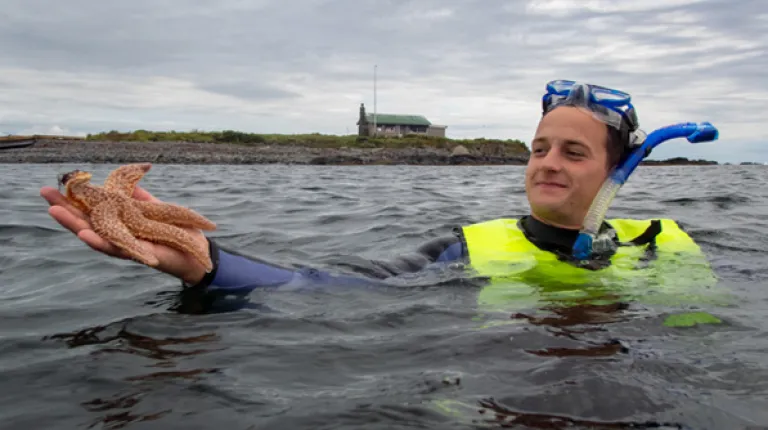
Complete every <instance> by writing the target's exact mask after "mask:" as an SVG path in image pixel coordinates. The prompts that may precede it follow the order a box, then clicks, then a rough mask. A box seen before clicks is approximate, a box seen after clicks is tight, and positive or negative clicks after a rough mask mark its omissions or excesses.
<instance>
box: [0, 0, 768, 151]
mask: <svg viewBox="0 0 768 430" xmlns="http://www.w3.org/2000/svg"><path fill="white" fill-rule="evenodd" d="M766 46H768V1H766V0H642V1H617V0H572V1H568V0H549V1H545V0H531V1H522V0H521V1H517V0H504V1H500V0H499V1H497V0H474V1H472V0H418V1H405V0H335V1H334V0H284V1H279V0H248V1H244V0H216V1H204V0H202V1H195V2H190V1H181V0H131V1H126V2H103V1H102V2H100V1H93V0H92V1H85V0H68V1H56V2H54V1H49V0H46V1H42V0H5V1H4V2H3V6H2V8H0V134H8V133H25V134H26V133H62V134H82V133H88V132H98V131H106V130H110V129H117V130H121V131H127V130H133V129H139V128H143V129H153V130H168V129H176V130H190V129H207V130H213V129H218V130H220V129H237V130H243V131H250V132H263V133H308V132H320V133H334V134H346V133H355V132H356V128H355V122H356V120H357V116H358V109H359V105H360V103H361V102H364V103H365V105H366V107H367V109H368V110H369V111H371V112H372V111H373V66H374V64H377V65H378V91H377V109H378V111H379V112H385V113H412V114H423V115H425V116H426V117H427V118H428V119H429V120H430V121H432V122H433V123H435V124H444V125H447V126H448V129H447V134H448V136H449V137H470V138H473V137H490V138H519V139H522V140H524V141H526V142H528V141H530V139H531V136H532V135H533V132H534V130H535V127H536V123H537V121H538V119H539V115H540V97H541V94H542V91H543V89H544V85H545V83H546V82H547V81H549V80H551V79H557V78H566V79H576V80H584V81H588V82H592V83H597V84H602V85H607V86H611V87H614V88H619V89H623V90H625V91H627V92H630V93H631V94H632V95H633V97H634V103H635V106H636V107H637V109H638V114H639V117H640V123H641V127H642V128H644V129H645V130H647V131H651V130H652V129H654V128H657V127H660V126H663V125H667V124H669V123H673V122H678V121H702V120H709V121H712V122H713V123H714V124H715V125H716V126H717V127H718V128H719V129H720V132H721V140H720V141H719V142H716V143H712V144H701V145H700V146H692V145H690V144H688V143H686V142H685V141H682V140H681V141H677V142H668V143H666V144H664V145H662V146H660V147H658V148H657V149H656V151H655V152H654V154H653V156H652V158H667V157H672V156H685V157H689V158H707V159H714V160H718V161H721V162H725V161H731V162H738V161H762V162H768V145H766V143H768V131H766V130H768V128H766V126H764V122H765V121H766V118H768V79H766V76H768V73H767V72H766V70H768V54H767V53H766Z"/></svg>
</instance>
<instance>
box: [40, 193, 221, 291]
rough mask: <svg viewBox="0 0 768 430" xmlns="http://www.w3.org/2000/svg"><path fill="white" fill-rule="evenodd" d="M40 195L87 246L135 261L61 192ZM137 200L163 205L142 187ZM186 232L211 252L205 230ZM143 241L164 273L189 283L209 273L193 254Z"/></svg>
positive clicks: (65, 226)
mask: <svg viewBox="0 0 768 430" xmlns="http://www.w3.org/2000/svg"><path fill="white" fill-rule="evenodd" d="M40 196H41V197H43V198H44V199H45V200H47V201H48V204H49V205H50V207H49V208H48V214H49V215H50V216H51V217H52V218H53V219H55V220H56V221H57V222H58V223H59V224H61V225H62V226H63V227H64V228H66V229H68V230H69V231H71V232H72V233H74V234H75V235H76V236H77V237H78V239H80V240H81V241H83V242H84V243H85V244H86V245H88V246H90V247H91V248H92V249H94V250H96V251H99V252H101V253H103V254H106V255H109V256H111V257H115V258H121V259H125V260H131V258H130V256H128V254H126V253H125V252H124V251H122V250H121V249H120V248H118V247H116V246H115V245H113V244H111V243H110V242H109V241H107V240H106V239H104V238H103V237H101V236H99V235H98V234H96V232H95V231H93V226H92V225H91V223H90V221H89V219H88V216H87V215H85V214H83V212H81V211H80V210H79V209H77V208H75V207H73V206H72V205H71V204H69V202H68V201H67V199H66V198H65V197H64V195H62V194H61V192H59V190H58V189H56V188H53V187H43V188H41V189H40ZM133 198H135V199H137V200H143V201H152V202H160V200H159V199H157V198H156V197H154V196H152V195H151V194H150V193H149V192H147V191H146V190H144V189H143V188H141V187H139V186H136V188H135V190H134V193H133ZM184 230H186V231H187V232H188V233H190V234H191V235H192V237H194V238H195V240H199V241H200V243H201V244H202V245H203V246H204V247H205V248H206V249H207V239H206V238H205V235H204V234H203V232H202V231H201V230H198V229H192V228H184ZM140 242H141V243H142V245H144V246H147V247H148V248H149V249H150V250H151V251H152V253H154V254H155V256H156V257H157V259H158V260H159V262H160V264H159V265H158V266H157V267H156V269H157V270H160V271H161V272H165V273H168V274H170V275H173V276H175V277H177V278H180V279H182V280H184V281H185V282H188V283H196V282H198V281H199V280H200V279H201V278H202V276H203V275H204V274H205V268H204V267H203V266H202V265H201V264H200V263H199V262H197V260H195V258H194V257H192V255H191V254H187V253H185V252H182V251H179V250H177V249H175V248H171V247H169V246H165V245H161V244H157V243H152V242H148V241H145V240H140Z"/></svg>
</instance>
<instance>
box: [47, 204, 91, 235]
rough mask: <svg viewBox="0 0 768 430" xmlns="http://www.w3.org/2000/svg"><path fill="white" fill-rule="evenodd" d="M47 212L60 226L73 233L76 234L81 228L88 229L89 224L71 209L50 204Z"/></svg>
mask: <svg viewBox="0 0 768 430" xmlns="http://www.w3.org/2000/svg"><path fill="white" fill-rule="evenodd" d="M48 214H49V215H50V216H51V217H52V218H53V219H55V220H56V222H58V223H59V224H61V226H62V227H64V228H66V229H67V230H69V231H71V232H72V233H74V234H78V233H80V232H81V231H83V230H90V228H91V225H90V224H89V223H88V221H86V220H85V219H84V218H81V217H79V216H77V215H75V214H74V213H73V211H72V210H71V209H67V208H65V207H63V206H59V205H56V206H51V207H50V208H48Z"/></svg>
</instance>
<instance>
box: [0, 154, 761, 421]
mask: <svg viewBox="0 0 768 430" xmlns="http://www.w3.org/2000/svg"><path fill="white" fill-rule="evenodd" d="M113 167H115V166H104V165H97V166H82V165H79V166H73V165H21V164H20V165H0V173H2V177H3V178H4V181H5V186H3V187H2V189H0V201H2V202H3V203H2V205H0V249H1V250H2V253H1V254H0V315H2V321H3V324H2V325H1V326H0V369H1V370H0V372H2V373H1V374H0V381H2V390H0V428H3V429H6V428H7V429H24V428H46V429H48V428H56V429H86V428H93V429H117V428H128V429H149V428H151V429H166V428H183V429H188V430H191V429H203V428H215V429H357V428H366V429H399V428H439V429H449V428H482V427H486V426H487V427H501V426H508V427H511V428H547V429H550V428H611V429H613V428H686V429H746V428H768V408H767V407H766V406H768V359H766V352H768V285H767V284H768V283H767V282H766V280H767V279H768V264H766V261H768V259H767V258H766V255H768V254H767V252H768V237H767V236H766V232H768V191H766V187H765V184H766V183H768V169H766V168H765V167H762V166H706V167H643V168H640V169H639V170H638V171H637V172H636V173H635V176H634V177H633V178H632V179H631V180H630V183H628V184H627V185H626V186H625V187H624V189H623V190H622V191H621V192H620V195H619V196H618V197H617V199H616V200H615V201H614V205H613V207H612V211H611V213H610V216H611V217H622V216H626V217H635V218H648V217H653V216H660V215H665V216H668V217H671V218H675V219H677V220H679V221H680V222H681V223H683V224H684V225H685V226H686V227H687V229H688V231H689V232H690V233H691V234H692V236H693V237H694V238H695V239H696V240H697V241H698V242H699V244H700V245H701V246H702V248H703V250H704V251H705V252H706V253H707V255H708V257H709V259H710V262H711V264H712V266H713V268H714V270H715V271H716V273H717V275H718V276H719V278H720V281H719V284H718V288H720V289H723V290H726V291H728V292H729V293H730V294H731V295H732V296H733V297H732V299H731V302H730V304H728V305H723V306H720V305H712V307H710V308H708V309H707V311H708V312H710V313H712V314H714V315H716V316H717V317H719V318H721V319H722V320H723V323H722V324H719V325H700V326H694V327H666V326H664V325H663V324H662V322H663V320H664V317H665V316H666V313H665V312H667V310H665V309H664V308H662V307H661V306H659V307H654V306H634V305H632V304H630V305H629V306H628V307H627V308H626V309H624V308H615V307H614V308H587V307H577V308H575V309H572V310H570V311H568V312H570V314H569V313H568V312H559V313H558V312H557V311H550V312H549V318H538V317H537V318H532V317H531V318H526V317H525V315H529V314H530V313H531V312H529V311H531V310H530V309H529V310H522V311H521V310H512V311H510V312H507V313H502V314H500V315H494V316H493V317H492V318H490V319H489V318H488V317H487V316H486V317H481V316H480V313H479V311H478V309H476V306H477V303H476V297H477V294H478V289H477V288H473V287H469V286H466V285H462V284H461V283H454V282H450V281H448V282H438V281H439V280H436V279H429V278H424V279H418V278H417V279H414V280H411V281H408V282H403V283H402V284H401V285H397V286H393V287H392V288H382V289H349V288H346V289H330V290H320V291H313V292H310V291H282V292H280V291H278V292H271V293H266V292H255V293H254V294H253V295H252V297H251V299H252V302H253V303H256V304H261V305H263V308H258V307H254V308H250V309H245V310H240V311H236V312H231V313H222V314H212V315H195V314H187V313H181V312H178V311H174V310H173V309H174V307H175V305H176V303H177V302H178V291H179V282H178V281H176V280H174V279H171V278H170V277H168V276H166V275H163V274H159V273H157V272H155V271H153V270H152V269H149V268H147V267H144V266H140V265H138V264H135V263H131V262H126V261H122V260H115V259H111V258H108V257H105V256H103V255H101V254H97V253H96V252H94V251H91V250H90V249H89V248H87V246H85V245H84V244H83V243H82V242H80V241H79V240H77V239H76V238H75V237H74V236H73V235H72V234H71V233H69V232H67V231H64V230H63V229H62V228H61V227H59V225H58V224H56V223H55V222H54V221H53V220H52V219H51V218H49V216H48V214H47V212H46V210H47V204H46V202H45V201H44V200H43V199H42V198H40V197H39V195H38V190H39V188H40V187H41V186H43V185H53V186H55V182H56V176H57V175H58V174H59V173H62V172H64V171H67V170H71V169H73V168H81V169H82V168H86V169H88V168H90V169H92V170H93V171H94V180H95V181H96V182H98V183H101V181H103V179H104V177H105V176H106V174H107V172H108V171H109V170H110V169H112V168H113ZM522 175H523V168H522V167H512V166H510V167H406V166H402V167H303V166H302V167H285V166H168V165H156V166H154V167H153V169H152V171H151V172H150V173H149V175H148V176H147V177H145V179H144V180H143V181H142V184H143V185H144V186H145V187H146V188H148V189H149V190H150V191H152V192H153V193H154V194H155V195H156V196H158V197H159V198H161V199H164V200H168V201H172V202H175V203H180V204H183V205H187V206H190V207H193V208H195V209H196V210H198V211H200V212H201V213H203V214H205V215H206V216H208V217H209V218H211V219H213V220H214V221H215V222H217V223H218V225H219V230H218V231H216V232H214V233H213V234H212V236H213V237H216V238H218V241H219V242H220V243H221V244H222V245H224V246H226V247H229V248H234V249H238V250H239V251H241V252H244V253H247V254H250V255H254V256H258V257H261V258H265V259H267V260H269V261H273V262H276V263H280V264H286V265H300V264H313V265H315V266H316V267H321V268H331V267H333V264H335V263H336V262H339V261H344V260H343V259H344V258H356V259H363V258H389V257H392V256H394V255H396V254H399V253H403V252H410V251H413V250H414V249H415V248H416V247H417V246H419V245H420V244H422V243H423V242H424V241H426V240H428V239H430V238H432V237H436V236H439V235H443V234H446V233H448V232H449V230H450V227H452V226H453V225H455V224H462V223H470V222H476V221H480V220H485V219H490V218H495V217H499V216H518V215H522V214H525V213H526V210H527V204H526V201H525V195H524V191H523V182H522Z"/></svg>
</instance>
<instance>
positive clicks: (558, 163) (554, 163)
mask: <svg viewBox="0 0 768 430" xmlns="http://www.w3.org/2000/svg"><path fill="white" fill-rule="evenodd" d="M541 166H542V167H544V168H545V169H548V170H554V171H559V170H560V169H561V168H562V167H563V157H561V156H560V152H558V151H555V150H549V151H547V155H545V156H544V158H543V159H541Z"/></svg>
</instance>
